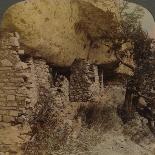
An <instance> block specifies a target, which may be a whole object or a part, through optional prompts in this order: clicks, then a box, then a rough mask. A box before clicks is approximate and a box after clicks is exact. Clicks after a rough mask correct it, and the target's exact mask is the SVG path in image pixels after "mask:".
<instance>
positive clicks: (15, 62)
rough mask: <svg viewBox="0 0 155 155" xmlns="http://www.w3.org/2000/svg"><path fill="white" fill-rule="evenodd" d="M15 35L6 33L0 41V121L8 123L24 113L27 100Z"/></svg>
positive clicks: (22, 68) (22, 67) (24, 66)
mask: <svg viewBox="0 0 155 155" xmlns="http://www.w3.org/2000/svg"><path fill="white" fill-rule="evenodd" d="M18 39H19V38H18V36H17V35H16V34H12V33H7V34H5V35H4V36H3V35H2V36H1V40H0V121H1V122H6V123H10V122H12V121H14V120H15V118H16V117H17V116H18V115H19V114H20V113H24V110H25V101H26V99H27V98H28V95H27V88H26V81H25V79H24V69H26V68H27V65H26V64H25V63H24V62H23V63H22V62H21V61H20V58H19V55H18V51H19V50H20V46H19V43H18Z"/></svg>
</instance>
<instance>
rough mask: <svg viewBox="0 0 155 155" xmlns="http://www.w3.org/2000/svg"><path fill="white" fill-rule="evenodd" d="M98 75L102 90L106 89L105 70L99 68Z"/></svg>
mask: <svg viewBox="0 0 155 155" xmlns="http://www.w3.org/2000/svg"><path fill="white" fill-rule="evenodd" d="M98 74H99V82H100V88H101V90H102V89H103V87H104V84H103V68H102V67H100V66H99V67H98Z"/></svg>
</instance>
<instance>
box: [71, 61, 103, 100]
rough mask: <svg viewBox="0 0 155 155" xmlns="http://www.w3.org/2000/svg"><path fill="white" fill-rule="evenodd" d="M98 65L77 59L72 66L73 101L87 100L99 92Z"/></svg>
mask: <svg viewBox="0 0 155 155" xmlns="http://www.w3.org/2000/svg"><path fill="white" fill-rule="evenodd" d="M99 90H100V84H99V76H98V68H97V66H94V65H91V64H89V63H88V62H87V61H86V60H83V59H76V60H75V61H74V62H73V64H72V66H71V75H70V88H69V97H70V101H71V102H81V101H82V102H87V101H90V100H93V98H94V97H95V96H96V95H97V94H98V93H99Z"/></svg>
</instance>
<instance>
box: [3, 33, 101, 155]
mask: <svg viewBox="0 0 155 155" xmlns="http://www.w3.org/2000/svg"><path fill="white" fill-rule="evenodd" d="M54 71H55V72H54ZM53 73H55V74H53ZM56 73H57V74H56ZM99 73H100V75H99ZM101 73H102V72H101V71H100V72H99V71H98V67H97V66H95V65H92V64H89V63H88V62H87V61H86V60H83V59H77V60H75V61H74V62H73V64H72V66H71V67H70V71H69V74H67V76H65V74H61V72H59V71H58V70H56V69H54V67H53V66H50V65H47V62H46V61H45V60H43V59H42V58H39V57H38V58H34V57H31V56H30V55H27V54H26V53H25V51H24V50H23V49H21V47H20V44H19V35H18V34H17V33H5V34H1V40H0V125H1V129H2V130H3V131H5V128H7V127H6V126H7V125H8V124H12V123H13V122H14V123H15V122H16V123H22V122H23V121H26V116H27V115H30V114H31V111H32V110H33V109H34V108H35V105H36V104H37V102H38V101H39V100H40V99H41V98H42V97H43V96H42V95H41V94H44V93H43V92H41V91H42V90H43V89H42V88H46V89H53V90H54V91H58V92H61V93H62V94H63V100H64V101H68V102H88V101H93V100H94V99H95V96H97V95H99V93H100V90H101V88H102V85H103V84H102V83H103V82H102V81H103V75H102V74H101ZM56 88H57V89H56ZM58 88H59V89H58ZM53 94H54V93H53ZM54 97H55V96H54ZM58 98H59V97H58ZM10 132H11V129H10ZM7 136H8V137H9V134H8V135H6V137H7ZM14 145H15V144H14V142H11V141H9V142H8V141H6V140H5V138H4V137H3V136H0V154H1V155H3V154H4V155H5V154H7V155H10V154H18V153H19V152H18V151H17V150H18V149H17V147H14ZM18 145H20V144H18ZM19 154H20V153H19Z"/></svg>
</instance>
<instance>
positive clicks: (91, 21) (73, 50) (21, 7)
mask: <svg viewBox="0 0 155 155" xmlns="http://www.w3.org/2000/svg"><path fill="white" fill-rule="evenodd" d="M114 3H115V1H114V0H110V1H109V0H106V1H104V2H101V1H100V0H98V1H94V0H89V1H88V0H61V1H59V0H52V1H51V0H44V1H41V0H35V1H34V0H32V1H23V2H20V3H17V4H15V5H13V6H12V7H10V8H9V9H8V10H7V11H6V13H5V14H4V17H3V21H2V24H1V28H2V29H3V30H4V29H5V30H7V31H15V32H18V33H19V34H20V36H21V39H20V40H21V43H22V44H23V45H25V46H26V47H28V48H29V49H33V50H26V52H27V53H28V52H29V53H31V54H33V55H35V56H38V55H39V56H41V57H44V58H46V59H47V60H48V61H49V62H50V63H53V64H55V65H59V66H70V65H71V64H72V62H73V61H74V59H75V58H85V59H89V60H90V62H92V63H96V64H109V63H114V62H116V57H115V56H114V54H113V53H109V52H108V48H107V47H106V46H105V45H103V44H102V43H99V44H98V47H95V48H91V47H90V43H91V41H92V39H93V38H96V37H98V36H100V30H106V29H111V23H112V20H114V19H107V14H106V13H105V11H106V10H107V9H111V10H112V11H115V12H116V11H117V8H116V6H115V4H114ZM79 25H80V26H81V27H82V30H81V31H80V32H79V31H77V28H78V26H79ZM121 68H122V67H121ZM122 69H123V70H124V68H122ZM120 72H122V71H120ZM126 72H127V73H128V70H127V71H126V69H125V73H126Z"/></svg>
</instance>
